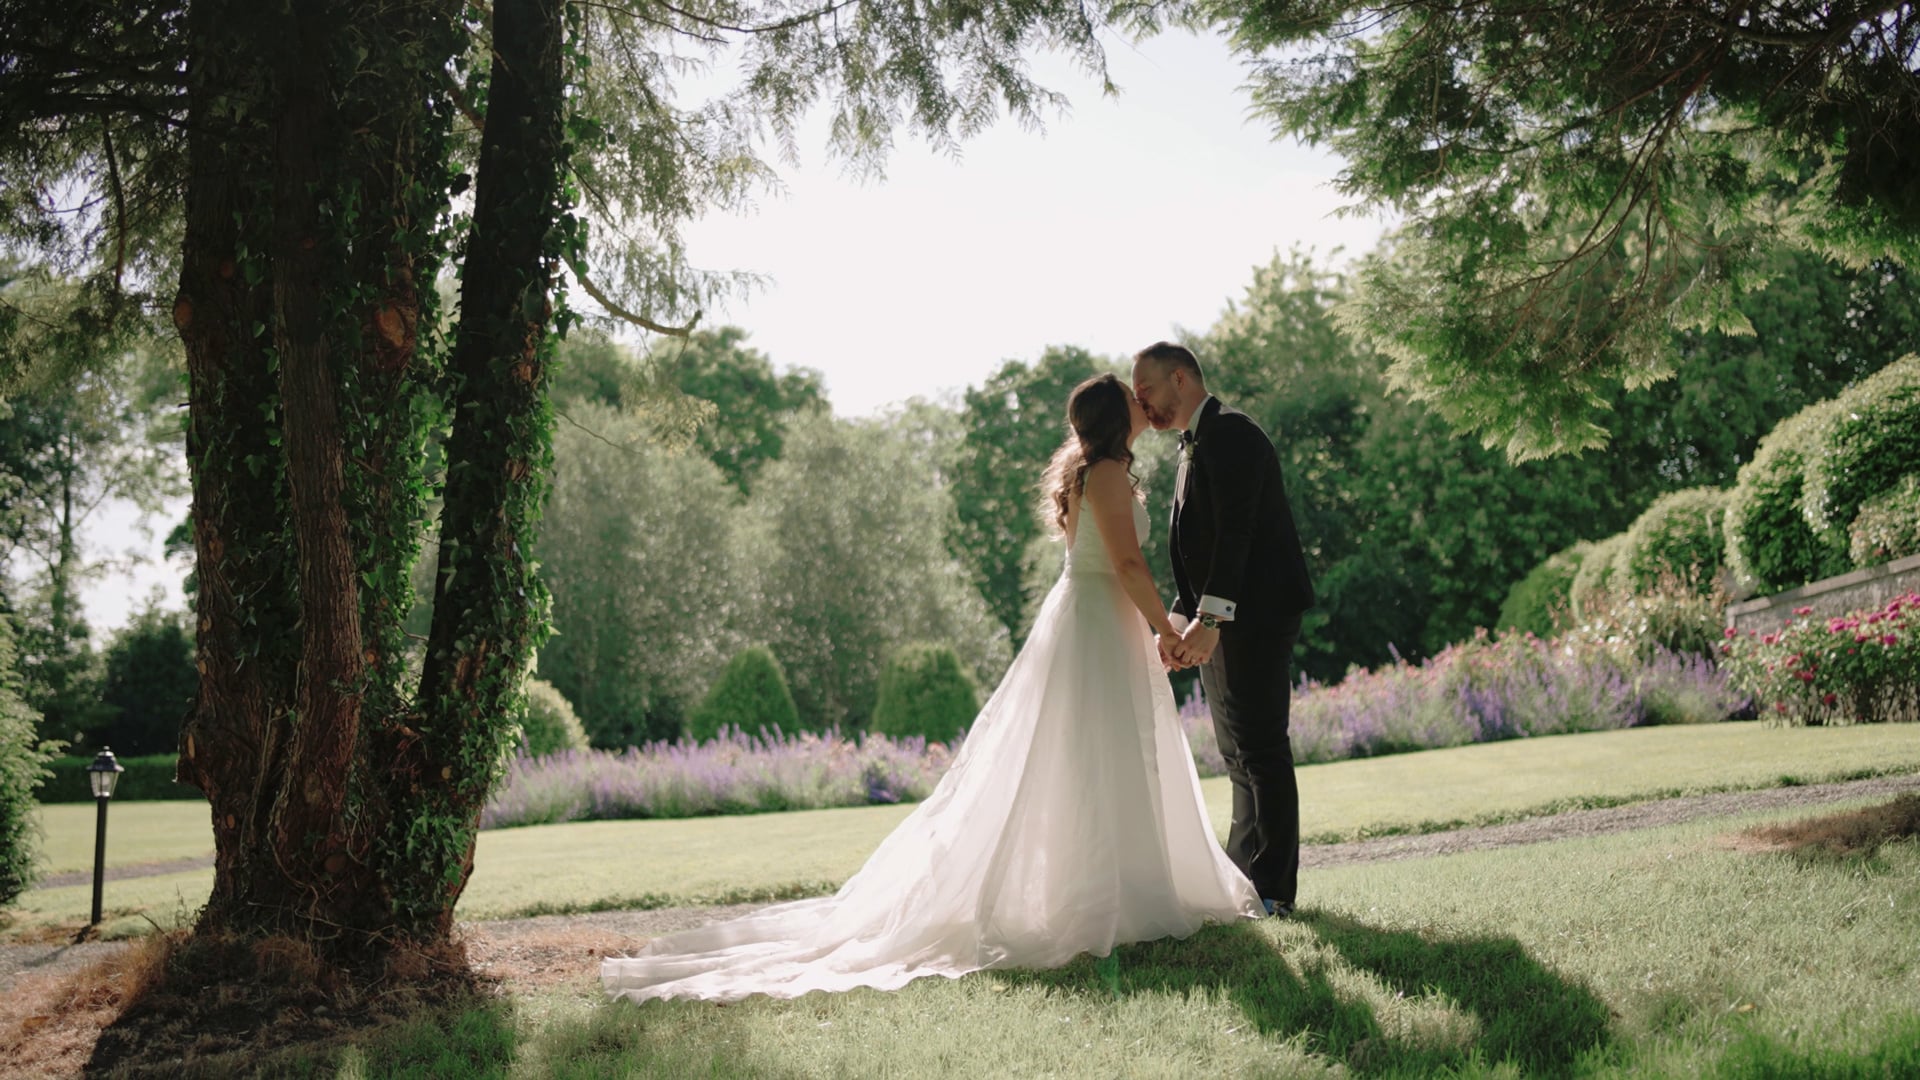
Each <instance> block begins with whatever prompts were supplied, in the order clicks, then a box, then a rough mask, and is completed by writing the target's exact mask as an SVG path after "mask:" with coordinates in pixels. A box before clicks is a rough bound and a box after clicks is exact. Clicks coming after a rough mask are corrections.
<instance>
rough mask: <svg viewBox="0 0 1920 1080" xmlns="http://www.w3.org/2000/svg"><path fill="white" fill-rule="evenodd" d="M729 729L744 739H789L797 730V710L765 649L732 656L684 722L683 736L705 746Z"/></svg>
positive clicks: (776, 664) (783, 675)
mask: <svg viewBox="0 0 1920 1080" xmlns="http://www.w3.org/2000/svg"><path fill="white" fill-rule="evenodd" d="M730 727H731V728H738V729H739V730H741V731H743V732H745V733H746V734H748V735H761V734H772V733H774V732H775V731H779V732H782V733H784V734H787V735H792V734H795V733H797V732H798V731H799V730H800V710H799V709H798V708H797V707H796V706H795V705H794V703H793V691H791V690H789V689H788V688H787V676H786V673H785V672H783V671H781V670H780V661H779V660H777V659H775V658H774V655H773V651H772V650H771V649H768V648H767V647H766V646H765V645H752V646H749V647H747V648H745V649H742V650H740V651H739V652H738V653H736V654H734V657H733V659H731V660H729V661H727V667H726V670H725V671H722V672H721V673H720V678H718V679H716V680H715V681H714V684H713V687H712V688H711V689H709V690H708V691H707V696H706V697H705V698H704V699H702V700H701V702H700V707H699V708H697V709H695V710H694V711H693V715H692V716H690V717H688V721H687V733H688V734H689V735H691V736H692V737H693V739H694V741H696V742H706V741H708V740H709V739H712V738H713V737H714V736H716V735H718V734H719V733H720V732H721V731H723V730H725V729H727V728H730Z"/></svg>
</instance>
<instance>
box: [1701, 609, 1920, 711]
mask: <svg viewBox="0 0 1920 1080" xmlns="http://www.w3.org/2000/svg"><path fill="white" fill-rule="evenodd" d="M1726 633H1727V640H1726V641H1725V642H1723V643H1722V644H1721V646H1720V651H1721V653H1722V655H1723V658H1724V659H1723V665H1724V666H1725V667H1726V668H1727V669H1728V670H1729V671H1730V672H1732V673H1733V676H1734V678H1735V680H1736V682H1737V683H1738V685H1740V686H1741V687H1742V688H1743V689H1746V690H1747V691H1748V692H1750V693H1752V694H1753V696H1754V698H1755V699H1756V700H1757V701H1758V702H1759V704H1760V707H1761V709H1762V710H1763V711H1764V713H1765V714H1766V715H1770V716H1775V717H1778V718H1780V719H1782V720H1785V721H1787V722H1789V723H1797V724H1845V723H1871V722H1876V721H1916V720H1920V592H1909V593H1905V594H1902V595H1900V596H1896V597H1894V598H1893V599H1892V600H1891V601H1889V602H1888V603H1887V604H1886V605H1885V606H1883V607H1879V608H1871V609H1865V610H1861V611H1854V612H1849V613H1848V614H1846V615H1842V616H1839V617H1836V618H1818V617H1816V616H1814V614H1813V609H1812V608H1811V607H1799V608H1795V609H1794V611H1793V616H1792V617H1791V618H1789V619H1786V620H1785V621H1784V625H1782V626H1781V628H1780V629H1778V630H1771V631H1761V630H1749V631H1747V632H1746V633H1745V634H1741V633H1739V632H1737V631H1735V630H1734V629H1733V628H1731V627H1729V628H1728V629H1727V632H1726Z"/></svg>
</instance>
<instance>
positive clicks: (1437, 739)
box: [480, 635, 1747, 828]
mask: <svg viewBox="0 0 1920 1080" xmlns="http://www.w3.org/2000/svg"><path fill="white" fill-rule="evenodd" d="M1746 703H1747V698H1746V696H1745V695H1744V694H1742V693H1741V692H1740V691H1738V690H1735V689H1734V688H1732V687H1731V686H1729V685H1728V681H1727V679H1726V678H1725V676H1723V675H1722V674H1721V673H1720V672H1719V671H1718V670H1717V669H1716V668H1715V667H1714V666H1713V664H1712V663H1711V662H1710V661H1708V660H1706V659H1704V658H1702V657H1697V656H1690V655H1686V654H1674V653H1669V652H1666V651H1665V650H1660V649H1656V650H1654V653H1653V657H1652V659H1651V660H1640V659H1636V658H1635V655H1634V653H1633V652H1632V650H1629V649H1626V648H1623V647H1620V646H1619V645H1618V644H1617V643H1609V642H1605V641H1585V640H1579V639H1574V638H1569V639H1563V640H1562V641H1560V642H1546V641H1541V640H1540V639H1538V638H1535V637H1532V636H1531V635H1528V636H1526V637H1506V638H1499V639H1492V638H1486V637H1482V638H1480V639H1477V640H1475V641H1471V642H1467V643H1465V644H1462V645H1456V646H1454V647H1453V648H1450V649H1448V650H1446V651H1445V652H1442V653H1440V654H1439V655H1438V656H1435V657H1434V658H1432V659H1431V660H1428V661H1426V662H1425V663H1422V664H1418V665H1415V664H1404V663H1403V664H1394V665H1391V666H1388V667H1383V668H1381V669H1380V670H1378V671H1372V672H1356V673H1354V674H1352V675H1349V676H1348V677H1347V678H1346V679H1345V680H1344V681H1342V682H1341V683H1340V684H1339V685H1337V686H1322V685H1319V684H1317V683H1308V684H1306V685H1304V686H1303V687H1301V688H1300V689H1299V690H1298V691H1297V692H1296V693H1295V695H1294V700H1293V712H1292V723H1291V730H1292V733H1293V748H1294V757H1295V760H1297V761H1298V762H1300V763H1301V764H1309V763H1312V762H1319V761H1338V760H1341V759H1344V758H1351V757H1371V756H1375V755H1379V754H1390V753H1397V752H1401V751H1407V750H1430V749H1435V748H1438V747H1443V746H1461V745H1464V744H1467V743H1476V742H1492V741H1494V740H1497V739H1511V738H1524V737H1527V736H1532V735H1552V734H1559V733H1563V732H1573V731H1601V730H1606V729H1610V728H1622V727H1633V726H1635V725H1639V724H1647V723H1676V722H1690V721H1692V722H1698V721H1713V720H1722V719H1725V718H1727V717H1728V716H1730V715H1732V714H1734V713H1736V712H1739V711H1740V710H1741V709H1743V708H1744V707H1745V706H1746ZM1180 725H1181V728H1182V729H1183V730H1184V731H1185V733H1186V736H1187V744H1188V746H1189V748H1190V749H1191V750H1192V752H1193V757H1194V764H1195V766H1196V767H1197V768H1198V770H1199V772H1200V775H1201V776H1219V775H1221V774H1222V773H1224V772H1225V771H1226V767H1225V764H1224V762H1223V761H1222V760H1221V756H1220V748H1219V745H1218V744H1217V743H1216V741H1215V739H1214V733H1213V720H1212V717H1211V716H1210V715H1209V714H1208V712H1207V705H1206V702H1205V701H1204V700H1202V699H1201V698H1200V696H1199V695H1198V694H1195V695H1194V696H1193V697H1192V698H1191V699H1189V700H1188V701H1187V703H1186V704H1185V705H1184V706H1182V707H1181V709H1180ZM951 760H952V753H951V752H950V749H949V748H948V747H946V746H942V745H941V744H939V743H932V744H929V743H928V742H926V740H924V739H920V738H904V739H891V738H888V737H887V736H884V735H865V736H861V737H858V738H852V739H848V738H842V737H841V736H839V735H838V734H832V733H829V734H827V735H813V734H801V735H780V734H777V733H776V734H774V735H770V736H765V737H760V736H752V735H745V734H742V733H741V732H739V731H737V730H735V731H729V732H727V733H726V734H724V735H723V736H722V737H720V738H716V739H713V740H710V741H707V742H703V743H692V742H678V743H652V744H649V745H647V746H643V747H634V748H630V749H627V750H624V751H617V752H616V751H610V750H568V751H564V752H561V753H558V754H552V755H549V756H547V757H541V758H528V757H524V756H523V757H520V758H518V759H516V760H515V761H514V762H513V763H512V764H511V765H510V766H509V767H508V770H507V776H506V779H505V780H504V781H503V782H502V784H501V785H500V788H499V790H498V791H497V792H496V793H495V794H494V797H493V799H492V800H491V801H490V802H489V803H488V804H487V808H486V811H485V813H483V814H482V815H481V819H480V824H481V827H482V828H503V827H507V826H513V825H541V824H548V823H551V822H558V821H577V820H583V819H594V818H646V817H663V818H664V817H696V816H700V815H706V814H739V813H757V812H762V811H772V810H807V809H818V808H822V807H830V806H864V805H868V804H872V803H890V802H903V801H907V802H910V801H915V800H918V799H922V798H925V797H926V795H927V793H928V792H930V791H932V790H933V785H934V784H935V783H937V782H938V781H939V779H940V776H941V774H942V773H943V772H945V771H946V768H947V765H948V763H949V762H950V761H951Z"/></svg>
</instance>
